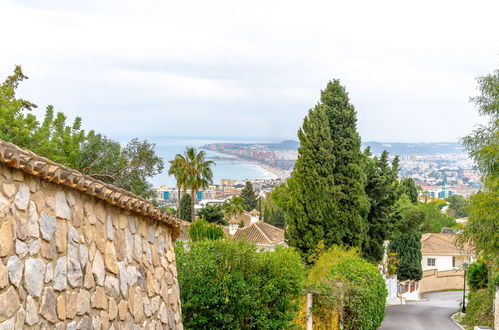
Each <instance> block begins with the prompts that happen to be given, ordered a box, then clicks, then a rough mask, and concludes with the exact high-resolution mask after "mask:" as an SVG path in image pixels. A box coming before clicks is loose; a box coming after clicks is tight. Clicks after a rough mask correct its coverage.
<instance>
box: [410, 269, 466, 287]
mask: <svg viewBox="0 0 499 330" xmlns="http://www.w3.org/2000/svg"><path fill="white" fill-rule="evenodd" d="M463 286H464V271H463V270H446V271H438V270H436V269H430V270H425V271H424V272H423V278H422V279H421V280H420V281H419V292H420V293H425V292H433V291H442V290H453V289H462V288H463Z"/></svg>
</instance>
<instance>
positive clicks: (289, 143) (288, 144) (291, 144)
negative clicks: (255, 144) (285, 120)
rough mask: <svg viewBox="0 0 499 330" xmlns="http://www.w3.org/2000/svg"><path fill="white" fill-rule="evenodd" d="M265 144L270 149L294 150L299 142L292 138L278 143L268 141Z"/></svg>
mask: <svg viewBox="0 0 499 330" xmlns="http://www.w3.org/2000/svg"><path fill="white" fill-rule="evenodd" d="M267 146H268V148H269V149H272V150H295V149H298V147H299V146H300V143H299V142H298V141H294V140H284V141H282V142H279V143H268V144H267Z"/></svg>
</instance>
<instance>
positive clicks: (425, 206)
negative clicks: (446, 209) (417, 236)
mask: <svg viewBox="0 0 499 330" xmlns="http://www.w3.org/2000/svg"><path fill="white" fill-rule="evenodd" d="M417 209H418V210H419V211H421V212H423V213H424V216H425V218H424V222H423V223H422V225H421V232H422V233H440V231H441V230H442V228H443V227H454V226H456V221H455V220H454V219H452V218H451V217H449V216H448V215H446V214H445V213H442V212H441V211H440V209H439V207H438V204H437V203H434V202H428V203H419V204H418V206H417Z"/></svg>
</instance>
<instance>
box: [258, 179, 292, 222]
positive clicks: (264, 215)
mask: <svg viewBox="0 0 499 330" xmlns="http://www.w3.org/2000/svg"><path fill="white" fill-rule="evenodd" d="M278 189H279V188H278V187H277V188H275V189H274V190H273V191H272V192H271V193H267V194H266V196H265V198H263V197H260V198H259V199H258V201H259V208H258V211H260V218H261V219H260V220H263V221H264V222H266V223H269V224H271V225H272V226H276V227H278V228H281V229H284V228H285V227H286V214H285V213H284V210H283V209H281V208H280V207H279V206H277V203H276V198H279V197H278Z"/></svg>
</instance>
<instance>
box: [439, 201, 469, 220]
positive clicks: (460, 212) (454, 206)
mask: <svg viewBox="0 0 499 330" xmlns="http://www.w3.org/2000/svg"><path fill="white" fill-rule="evenodd" d="M445 201H446V202H447V203H448V204H449V207H448V209H447V212H446V213H447V215H448V216H449V217H452V218H454V219H457V218H464V217H467V216H468V210H467V208H468V206H469V201H468V200H467V199H466V198H464V197H463V196H460V195H452V196H449V197H447V198H446V199H445Z"/></svg>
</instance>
